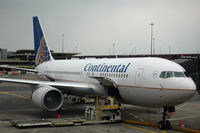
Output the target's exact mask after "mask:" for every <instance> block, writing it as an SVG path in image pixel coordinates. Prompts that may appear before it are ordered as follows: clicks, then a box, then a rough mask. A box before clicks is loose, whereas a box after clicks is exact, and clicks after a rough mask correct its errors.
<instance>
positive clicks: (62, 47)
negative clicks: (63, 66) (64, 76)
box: [62, 34, 64, 53]
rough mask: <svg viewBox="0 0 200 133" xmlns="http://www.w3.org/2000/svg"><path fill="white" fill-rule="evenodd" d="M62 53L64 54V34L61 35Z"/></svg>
mask: <svg viewBox="0 0 200 133" xmlns="http://www.w3.org/2000/svg"><path fill="white" fill-rule="evenodd" d="M62 53H64V34H62Z"/></svg>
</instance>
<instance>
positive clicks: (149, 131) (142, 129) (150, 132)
mask: <svg viewBox="0 0 200 133" xmlns="http://www.w3.org/2000/svg"><path fill="white" fill-rule="evenodd" d="M120 124H121V125H123V126H126V127H130V128H134V129H137V130H140V131H145V132H148V133H157V132H154V131H151V130H148V129H144V128H140V127H136V126H132V125H129V124H125V123H120Z"/></svg>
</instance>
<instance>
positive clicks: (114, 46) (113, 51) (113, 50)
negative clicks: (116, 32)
mask: <svg viewBox="0 0 200 133" xmlns="http://www.w3.org/2000/svg"><path fill="white" fill-rule="evenodd" d="M112 45H113V55H115V44H114V43H113V44H112Z"/></svg>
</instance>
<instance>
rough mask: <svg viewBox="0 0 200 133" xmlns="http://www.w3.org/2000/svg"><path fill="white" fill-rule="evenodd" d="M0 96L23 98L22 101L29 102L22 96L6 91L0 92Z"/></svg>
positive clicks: (27, 98)
mask: <svg viewBox="0 0 200 133" xmlns="http://www.w3.org/2000/svg"><path fill="white" fill-rule="evenodd" d="M0 94H4V95H10V96H15V97H19V98H23V99H26V100H31V99H30V98H29V97H28V96H22V95H19V94H16V93H12V92H8V91H2V92H0Z"/></svg>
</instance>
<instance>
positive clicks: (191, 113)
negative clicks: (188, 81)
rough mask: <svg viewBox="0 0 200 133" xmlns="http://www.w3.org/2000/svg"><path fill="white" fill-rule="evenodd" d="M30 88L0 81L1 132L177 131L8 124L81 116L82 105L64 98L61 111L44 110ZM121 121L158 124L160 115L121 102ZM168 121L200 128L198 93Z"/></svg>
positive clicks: (127, 126) (114, 125) (121, 126)
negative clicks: (38, 105) (21, 126)
mask: <svg viewBox="0 0 200 133" xmlns="http://www.w3.org/2000/svg"><path fill="white" fill-rule="evenodd" d="M31 93H32V92H31V89H30V87H29V86H28V85H19V84H10V83H0V132H4V133H7V132H9V133H27V132H29V133H39V132H42V133H54V132H70V133H73V132H74V133H79V132H80V133H93V132H95V133H102V132H103V133H133V132H136V133H178V132H179V133H180V131H175V130H172V129H170V130H159V129H157V128H154V127H152V126H142V125H137V124H133V123H124V122H118V123H112V124H100V125H88V126H87V125H80V126H62V127H34V128H16V127H14V126H12V125H11V124H10V122H9V121H11V120H30V119H42V118H47V119H51V118H53V119H58V115H60V117H61V118H80V117H83V116H84V109H85V105H84V104H75V103H73V102H72V101H70V100H65V102H64V106H63V108H62V112H61V113H58V112H46V111H44V110H42V109H40V108H38V107H37V106H35V105H34V104H33V103H32V101H31ZM122 107H123V109H122V120H133V121H139V122H150V123H158V122H159V121H160V120H161V118H162V114H161V113H159V110H158V109H152V108H144V107H138V106H133V105H128V104H122ZM170 121H171V124H172V125H174V126H178V125H179V124H180V122H181V126H182V127H186V128H192V129H198V131H200V122H199V121H200V95H199V94H196V95H195V96H194V97H193V98H192V99H190V100H189V101H187V102H186V103H184V104H182V105H178V106H177V107H176V112H175V113H173V114H172V116H171V117H170Z"/></svg>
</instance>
